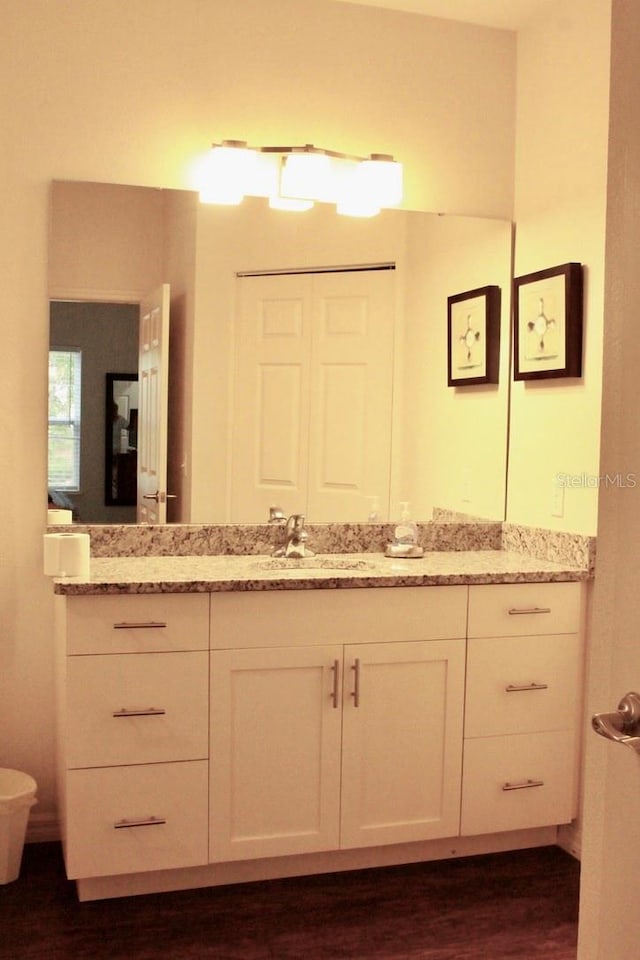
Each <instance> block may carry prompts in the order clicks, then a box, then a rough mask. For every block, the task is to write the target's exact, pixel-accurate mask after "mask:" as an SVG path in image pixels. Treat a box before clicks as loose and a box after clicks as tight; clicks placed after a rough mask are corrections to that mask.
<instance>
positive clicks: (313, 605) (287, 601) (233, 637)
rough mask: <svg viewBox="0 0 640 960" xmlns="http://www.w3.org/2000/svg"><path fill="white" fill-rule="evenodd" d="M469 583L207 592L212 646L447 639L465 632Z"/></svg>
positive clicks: (265, 645) (221, 647)
mask: <svg viewBox="0 0 640 960" xmlns="http://www.w3.org/2000/svg"><path fill="white" fill-rule="evenodd" d="M466 617H467V587H466V586H457V585H456V586H444V587H428V588H425V587H402V589H389V588H387V587H373V588H370V589H367V590H359V589H357V588H356V589H345V590H273V591H264V592H261V591H258V592H255V593H245V592H241V593H233V592H232V593H214V594H212V595H211V647H212V649H225V648H231V649H234V648H239V647H242V648H249V647H273V646H275V647H281V646H282V645H283V643H286V644H287V645H288V646H292V645H297V644H301V645H304V646H315V645H317V644H325V643H360V642H361V643H383V642H385V641H388V640H389V639H390V638H396V639H398V640H449V639H458V638H461V637H464V636H465V634H466Z"/></svg>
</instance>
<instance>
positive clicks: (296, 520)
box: [287, 513, 305, 533]
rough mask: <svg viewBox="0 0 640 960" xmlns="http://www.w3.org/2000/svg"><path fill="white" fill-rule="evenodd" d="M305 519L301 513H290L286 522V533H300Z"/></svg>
mask: <svg viewBox="0 0 640 960" xmlns="http://www.w3.org/2000/svg"><path fill="white" fill-rule="evenodd" d="M304 521H305V517H304V514H302V513H292V514H291V516H290V517H289V519H288V520H287V533H302V532H303V531H304Z"/></svg>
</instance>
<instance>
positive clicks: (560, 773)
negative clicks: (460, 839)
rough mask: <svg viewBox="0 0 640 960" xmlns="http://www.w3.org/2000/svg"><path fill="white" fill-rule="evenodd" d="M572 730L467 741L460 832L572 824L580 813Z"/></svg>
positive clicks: (492, 831) (472, 832) (471, 834)
mask: <svg viewBox="0 0 640 960" xmlns="http://www.w3.org/2000/svg"><path fill="white" fill-rule="evenodd" d="M575 768H576V756H575V740H574V736H573V734H572V733H570V732H567V731H563V732H561V733H527V734H519V735H514V736H506V737H484V738H479V739H477V740H466V741H465V745H464V774H463V781H462V818H461V826H460V832H461V834H462V836H473V835H475V834H482V833H497V832H501V831H504V830H521V829H525V828H528V827H542V826H549V825H551V824H559V823H568V822H569V821H570V820H571V819H573V817H574V816H575V815H576V790H575Z"/></svg>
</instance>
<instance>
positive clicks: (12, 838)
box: [0, 767, 38, 884]
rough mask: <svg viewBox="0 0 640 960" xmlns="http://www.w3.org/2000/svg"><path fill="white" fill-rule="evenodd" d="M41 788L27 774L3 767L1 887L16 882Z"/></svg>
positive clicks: (0, 777)
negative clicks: (30, 812) (28, 826)
mask: <svg viewBox="0 0 640 960" xmlns="http://www.w3.org/2000/svg"><path fill="white" fill-rule="evenodd" d="M37 789H38V785H37V783H36V782H35V780H34V779H33V777H30V776H29V774H28V773H21V772H20V771H19V770H7V769H5V768H3V767H0V884H3V883H10V882H11V881H12V880H16V879H17V878H18V875H19V873H20V864H21V863H22V850H23V847H24V838H25V836H26V833H27V821H28V819H29V811H30V810H31V807H32V806H33V805H34V803H37V802H38V801H37V800H36V790H37Z"/></svg>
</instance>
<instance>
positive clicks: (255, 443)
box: [231, 276, 311, 523]
mask: <svg viewBox="0 0 640 960" xmlns="http://www.w3.org/2000/svg"><path fill="white" fill-rule="evenodd" d="M238 295H239V310H238V317H237V326H236V367H235V386H234V402H233V418H234V419H233V440H232V464H233V477H234V481H233V485H232V489H231V519H232V520H233V521H234V522H237V523H257V522H259V521H261V520H267V519H268V517H269V507H270V506H271V505H272V504H278V505H280V506H281V507H282V508H283V510H285V511H286V512H287V514H288V515H289V514H292V513H304V512H305V509H306V489H307V469H308V448H309V364H310V356H311V352H310V351H311V277H309V276H287V277H279V276H275V277H243V278H242V279H241V280H240V281H239V283H238Z"/></svg>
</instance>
